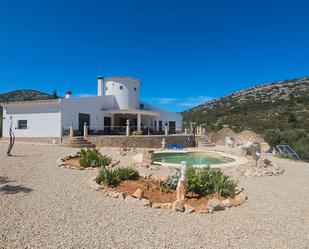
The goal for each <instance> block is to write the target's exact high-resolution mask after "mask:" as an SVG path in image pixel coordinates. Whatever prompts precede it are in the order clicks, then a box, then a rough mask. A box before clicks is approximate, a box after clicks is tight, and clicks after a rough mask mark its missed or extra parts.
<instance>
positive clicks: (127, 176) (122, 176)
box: [117, 167, 139, 181]
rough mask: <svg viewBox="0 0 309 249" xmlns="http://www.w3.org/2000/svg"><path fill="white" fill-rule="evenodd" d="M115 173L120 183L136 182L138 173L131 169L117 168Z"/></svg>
mask: <svg viewBox="0 0 309 249" xmlns="http://www.w3.org/2000/svg"><path fill="white" fill-rule="evenodd" d="M117 171H118V177H119V180H120V181H126V180H136V179H137V178H138V177H139V174H138V171H137V170H136V169H134V168H132V167H122V168H118V169H117Z"/></svg>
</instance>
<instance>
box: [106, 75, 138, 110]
mask: <svg viewBox="0 0 309 249" xmlns="http://www.w3.org/2000/svg"><path fill="white" fill-rule="evenodd" d="M140 84H141V81H140V80H138V79H135V78H131V77H125V76H115V77H108V78H106V79H105V95H114V96H115V98H116V102H117V104H118V107H119V109H140Z"/></svg>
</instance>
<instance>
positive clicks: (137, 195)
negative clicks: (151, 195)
mask: <svg viewBox="0 0 309 249" xmlns="http://www.w3.org/2000/svg"><path fill="white" fill-rule="evenodd" d="M143 194H144V191H143V190H141V189H140V188H138V189H136V190H135V192H134V193H133V194H132V196H133V197H135V198H137V199H139V200H140V199H142V198H143Z"/></svg>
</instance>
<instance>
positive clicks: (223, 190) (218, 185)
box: [210, 170, 237, 197]
mask: <svg viewBox="0 0 309 249" xmlns="http://www.w3.org/2000/svg"><path fill="white" fill-rule="evenodd" d="M210 181H211V186H213V191H214V192H215V193H218V194H219V195H221V196H223V197H227V196H234V194H235V189H236V186H237V182H236V181H233V180H232V179H230V177H229V176H227V175H224V173H223V172H222V171H221V170H213V171H212V173H211V177H210Z"/></svg>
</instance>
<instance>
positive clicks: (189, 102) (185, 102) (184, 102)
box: [177, 96, 212, 107]
mask: <svg viewBox="0 0 309 249" xmlns="http://www.w3.org/2000/svg"><path fill="white" fill-rule="evenodd" d="M210 100H212V98H211V97H209V96H197V97H189V98H185V99H181V101H180V102H179V103H177V104H178V105H179V106H186V107H194V106H198V105H200V104H203V103H206V102H208V101H210Z"/></svg>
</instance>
